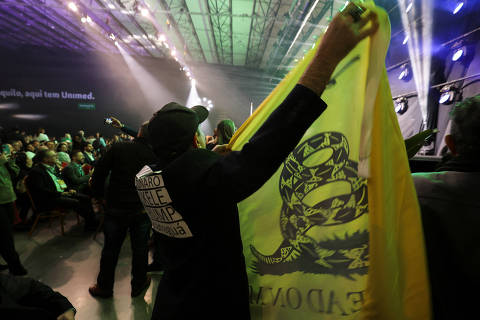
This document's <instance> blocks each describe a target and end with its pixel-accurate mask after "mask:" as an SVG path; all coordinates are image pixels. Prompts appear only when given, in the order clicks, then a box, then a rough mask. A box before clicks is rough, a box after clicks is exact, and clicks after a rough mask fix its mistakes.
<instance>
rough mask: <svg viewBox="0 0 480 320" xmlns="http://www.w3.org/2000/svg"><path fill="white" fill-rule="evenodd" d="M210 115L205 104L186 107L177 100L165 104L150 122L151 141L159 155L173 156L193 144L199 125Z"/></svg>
mask: <svg viewBox="0 0 480 320" xmlns="http://www.w3.org/2000/svg"><path fill="white" fill-rule="evenodd" d="M207 117H208V110H207V109H206V108H205V107H203V106H194V107H192V108H187V107H184V106H182V105H180V104H178V103H176V102H170V103H168V104H166V105H164V106H163V107H162V108H161V109H160V110H159V111H157V112H155V113H154V114H153V117H152V118H151V119H150V121H149V124H148V133H149V141H150V144H151V145H152V147H153V149H154V151H155V153H156V154H157V155H158V156H159V157H166V158H172V157H174V156H176V155H178V154H181V153H183V152H185V151H186V150H188V148H189V147H190V146H192V145H193V136H194V135H195V132H196V131H197V128H198V125H199V124H200V123H202V122H203V121H205V119H207Z"/></svg>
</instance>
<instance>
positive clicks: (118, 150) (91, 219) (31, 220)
mask: <svg viewBox="0 0 480 320" xmlns="http://www.w3.org/2000/svg"><path fill="white" fill-rule="evenodd" d="M195 108H201V109H202V110H203V111H204V112H205V113H206V114H208V111H206V109H205V108H203V107H201V106H197V107H194V108H193V109H195ZM224 123H228V124H229V125H230V129H229V130H224V129H222V128H224ZM112 126H114V127H116V128H118V129H119V130H121V133H119V134H118V135H114V136H113V137H112V138H104V137H103V135H102V134H101V133H99V132H97V133H96V134H95V135H94V136H93V135H92V136H86V135H85V133H84V131H83V130H80V131H78V132H77V133H76V134H70V133H65V134H64V135H63V136H62V137H61V138H56V137H54V136H49V135H48V132H47V131H46V130H45V128H39V129H38V131H37V132H36V133H35V134H31V133H29V132H27V131H24V130H21V129H19V128H17V127H15V128H12V129H1V130H0V142H1V146H2V152H1V155H0V208H1V212H0V219H1V221H0V228H1V230H0V254H1V257H2V258H3V259H4V260H5V262H6V265H0V269H8V270H9V273H10V274H11V275H13V276H24V275H26V274H27V273H28V271H27V270H26V269H25V268H24V267H23V265H22V263H21V261H20V259H19V255H18V253H17V251H16V249H15V244H14V238H13V231H14V230H16V231H25V230H31V229H32V227H33V225H34V224H35V220H36V218H37V215H38V214H40V215H41V214H42V213H48V212H49V211H50V210H53V209H61V210H64V211H65V212H69V211H73V212H76V213H78V214H79V215H80V216H82V217H83V218H84V220H85V224H84V229H85V231H86V232H89V231H94V230H97V228H98V224H99V221H98V220H99V218H98V215H97V213H98V211H104V213H105V215H104V220H103V225H102V226H101V227H102V228H103V231H104V234H105V246H104V249H103V251H102V256H101V259H100V272H99V275H98V279H97V284H95V285H94V286H92V287H91V288H90V290H89V291H90V293H91V294H92V295H93V296H95V297H110V296H112V295H113V284H114V274H115V267H116V264H117V260H118V255H119V252H120V248H121V247H122V244H123V241H124V239H125V237H126V233H127V232H130V240H131V243H132V251H133V256H132V297H135V296H138V295H139V294H140V293H142V292H143V291H144V290H145V289H146V288H148V286H149V285H150V281H151V278H150V276H148V275H147V272H153V271H162V270H163V264H162V263H161V262H160V260H161V259H160V258H159V257H158V255H159V252H160V250H158V249H156V250H155V253H154V260H153V262H152V263H151V264H150V265H148V250H149V245H148V244H149V242H150V243H151V242H152V239H150V238H151V223H150V220H149V219H148V216H147V215H145V214H144V209H143V206H142V203H141V201H140V200H139V198H138V195H137V191H136V189H135V185H134V178H135V175H136V173H137V172H138V171H139V170H140V169H141V168H142V167H143V166H144V165H147V164H151V163H154V162H155V161H156V156H155V154H154V152H153V151H152V148H151V147H150V145H149V143H148V140H147V137H146V132H147V131H148V130H147V126H146V125H144V126H142V127H141V128H140V130H139V131H138V133H137V131H136V130H133V129H131V128H129V127H127V126H125V125H124V124H122V123H121V122H120V121H119V120H118V119H116V118H113V121H112ZM217 131H218V132H219V134H217ZM234 131H235V125H234V123H233V121H232V120H229V119H226V120H223V121H221V122H220V123H219V125H218V127H217V128H216V129H215V132H214V134H213V135H212V136H209V137H208V139H209V141H210V144H209V148H210V149H213V148H214V147H215V145H217V142H218V141H221V142H222V143H228V141H229V139H230V138H231V137H232V135H233V133H234ZM198 134H199V135H200V134H201V136H202V137H203V141H205V142H204V143H203V147H204V148H205V147H206V140H205V139H206V138H207V137H205V135H203V133H201V131H198ZM72 136H73V139H72V138H71V137H72ZM199 140H200V139H199ZM32 206H34V208H35V209H36V210H33V207H32ZM155 247H158V246H155ZM2 281H4V283H5V284H3V283H2ZM29 281H30V282H32V281H33V282H32V283H34V284H35V286H34V287H35V288H38V289H39V292H38V293H41V292H43V293H45V292H47V293H48V292H50V291H48V290H47V287H45V286H44V285H43V284H41V283H39V282H35V281H34V280H33V279H29ZM30 282H26V281H24V280H18V279H16V278H15V277H13V278H9V277H8V276H6V275H5V276H4V278H2V279H0V293H1V290H2V286H6V287H7V289H8V288H9V287H12V288H13V286H12V283H18V285H20V286H21V285H23V284H26V283H30ZM15 286H17V285H15ZM38 293H35V292H34V293H32V294H33V295H35V294H38ZM47 296H49V297H52V298H54V299H57V300H58V301H59V303H61V304H63V305H65V302H64V300H62V298H59V296H58V293H55V294H53V293H52V294H48V295H47ZM63 299H65V298H63ZM26 300H28V299H24V301H26ZM0 301H1V299H0ZM67 302H68V300H67ZM0 303H3V302H0ZM70 306H71V305H70ZM29 307H31V306H29ZM27 309H28V310H30V309H29V308H27ZM68 309H69V308H68ZM0 310H3V309H2V307H0ZM21 310H22V311H21V312H26V311H25V310H26V309H24V308H21ZM31 310H35V308H33V309H31ZM73 310H74V309H73ZM57 311H58V310H57ZM67 311H68V312H67V315H70V314H71V312H70V309H69V310H67ZM2 312H3V311H0V314H5V313H2ZM20 314H21V313H20ZM46 314H47V315H48V314H49V313H48V312H47V313H46ZM66 319H67V318H66Z"/></svg>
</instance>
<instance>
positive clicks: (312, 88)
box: [206, 4, 378, 202]
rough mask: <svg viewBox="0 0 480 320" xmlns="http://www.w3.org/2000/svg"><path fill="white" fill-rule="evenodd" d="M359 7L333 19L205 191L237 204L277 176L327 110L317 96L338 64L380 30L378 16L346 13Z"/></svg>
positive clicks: (211, 177) (213, 174) (217, 168)
mask: <svg viewBox="0 0 480 320" xmlns="http://www.w3.org/2000/svg"><path fill="white" fill-rule="evenodd" d="M357 8H358V7H354V6H353V4H350V5H349V6H347V8H346V10H344V11H343V12H340V13H338V14H337V15H336V16H335V18H334V19H333V20H332V22H331V23H330V26H329V27H328V29H327V31H326V33H325V35H324V37H323V38H322V41H321V43H320V45H319V48H318V50H317V53H316V55H315V57H314V58H313V60H312V62H311V63H310V65H309V66H308V68H307V69H306V71H305V72H304V74H303V76H302V77H301V79H300V81H299V82H298V84H297V86H296V87H295V88H294V89H293V90H292V91H291V92H290V94H289V95H288V96H287V98H286V99H285V100H284V101H283V102H282V103H281V104H280V106H279V107H278V108H277V109H276V110H275V111H274V112H273V113H272V114H271V115H270V117H269V118H268V119H267V120H266V121H265V123H264V124H263V125H262V126H261V127H260V129H259V130H258V131H257V132H256V133H255V135H254V136H253V137H252V138H251V139H250V140H249V142H248V143H247V144H245V145H244V146H243V149H242V151H240V152H231V153H229V154H227V155H226V156H224V157H223V158H221V159H220V160H219V161H217V163H216V165H215V167H214V168H212V170H211V171H210V173H209V177H208V178H209V179H208V180H207V181H208V182H206V183H207V187H208V188H212V189H215V191H218V192H222V190H230V191H229V196H230V197H232V198H233V200H234V201H237V202H238V201H241V200H242V199H244V198H245V197H247V196H249V195H250V194H252V193H253V192H255V191H256V190H257V189H258V188H260V187H261V186H262V185H263V184H264V183H265V182H266V181H267V180H268V179H269V178H270V177H271V176H272V175H273V174H274V173H275V171H276V170H277V169H278V167H279V166H280V165H281V163H282V162H283V161H284V160H285V158H286V157H287V156H288V154H289V153H290V152H291V151H292V150H293V149H294V148H295V146H296V145H297V144H298V143H299V142H300V140H301V138H302V136H303V135H304V134H305V131H306V130H307V129H308V128H309V127H310V126H311V125H312V123H313V122H314V121H315V120H316V119H317V118H318V117H319V116H320V114H321V113H322V112H323V111H324V110H325V108H326V104H325V102H323V101H322V100H321V99H320V97H321V95H322V93H323V91H324V90H325V87H326V84H327V83H328V81H329V80H330V77H331V75H332V73H333V71H334V70H335V68H336V66H337V64H338V63H339V62H340V61H341V60H342V59H343V58H345V56H346V55H347V54H348V53H349V52H350V51H351V50H352V49H353V48H354V47H355V46H356V45H357V44H358V43H359V42H360V41H361V40H363V39H364V38H366V37H367V36H369V35H371V34H373V33H375V32H376V30H377V29H378V23H377V16H376V14H375V13H374V12H371V11H365V12H364V13H363V14H362V15H358V14H357V15H354V14H352V11H349V10H354V9H357ZM362 10H365V8H363V7H362ZM354 19H355V21H354ZM369 22H372V23H371V24H368V23H369ZM332 107H333V108H335V106H332ZM217 188H218V190H216V189H217ZM212 191H213V190H212ZM215 191H214V192H215Z"/></svg>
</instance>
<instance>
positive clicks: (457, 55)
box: [452, 48, 465, 61]
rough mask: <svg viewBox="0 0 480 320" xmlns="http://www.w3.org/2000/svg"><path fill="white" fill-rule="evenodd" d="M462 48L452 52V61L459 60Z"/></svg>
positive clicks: (462, 51)
mask: <svg viewBox="0 0 480 320" xmlns="http://www.w3.org/2000/svg"><path fill="white" fill-rule="evenodd" d="M464 53H465V52H464V49H463V48H459V49H457V50H455V52H454V53H453V56H452V61H458V60H460V58H461V57H463V56H464Z"/></svg>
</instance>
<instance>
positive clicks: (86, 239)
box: [0, 215, 161, 320]
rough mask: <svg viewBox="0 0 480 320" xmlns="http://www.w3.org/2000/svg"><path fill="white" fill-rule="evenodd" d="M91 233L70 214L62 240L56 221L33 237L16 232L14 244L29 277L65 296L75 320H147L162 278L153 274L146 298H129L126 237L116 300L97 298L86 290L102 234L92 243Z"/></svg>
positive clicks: (92, 276)
mask: <svg viewBox="0 0 480 320" xmlns="http://www.w3.org/2000/svg"><path fill="white" fill-rule="evenodd" d="M92 238H93V233H84V232H83V221H82V222H81V224H80V225H77V222H76V218H75V217H73V215H69V218H68V219H67V221H66V228H65V236H61V234H60V226H59V222H58V220H56V221H54V222H53V224H52V227H51V228H50V227H49V226H48V222H44V223H42V224H41V225H40V226H39V227H38V228H37V231H35V233H34V235H33V236H32V238H29V237H28V232H15V245H16V248H17V251H18V253H19V254H20V260H21V261H22V262H23V264H24V266H25V268H26V269H27V270H28V272H29V274H28V276H29V277H32V278H34V279H37V280H41V281H42V282H43V283H45V284H48V285H49V286H51V287H52V288H53V289H54V290H56V291H59V292H60V293H62V294H63V295H64V296H66V297H67V298H68V299H69V300H70V302H71V303H72V304H73V305H74V306H75V308H76V309H77V316H76V319H78V320H87V319H88V320H96V319H102V320H104V319H105V320H109V319H119V320H123V319H150V316H151V312H152V308H153V302H154V297H155V294H156V289H157V286H158V282H159V280H160V279H161V275H159V274H152V284H151V285H150V288H149V289H148V290H147V291H146V293H145V295H144V296H139V297H137V298H131V297H130V278H131V277H130V268H131V263H130V261H131V260H130V256H131V250H130V239H129V238H127V239H126V240H125V242H124V245H123V248H122V251H121V254H120V258H119V261H118V266H117V270H116V274H115V288H114V296H113V298H111V299H95V298H93V297H92V296H90V294H89V293H88V287H89V286H90V285H92V284H93V283H94V282H95V280H96V277H97V273H98V270H99V263H100V253H101V250H102V246H103V233H99V234H98V235H97V238H96V240H93V239H92ZM0 260H1V258H0Z"/></svg>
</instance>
